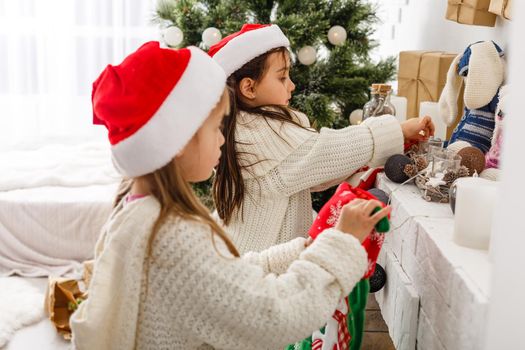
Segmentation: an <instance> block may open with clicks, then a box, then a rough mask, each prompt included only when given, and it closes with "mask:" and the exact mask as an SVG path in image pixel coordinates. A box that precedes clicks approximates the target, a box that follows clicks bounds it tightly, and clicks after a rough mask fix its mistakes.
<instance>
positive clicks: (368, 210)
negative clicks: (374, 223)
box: [363, 199, 381, 216]
mask: <svg viewBox="0 0 525 350" xmlns="http://www.w3.org/2000/svg"><path fill="white" fill-rule="evenodd" d="M377 207H381V202H380V201H378V200H375V199H371V200H369V201H368V202H366V204H365V206H364V208H363V210H364V211H365V215H367V216H371V215H372V213H373V212H374V210H375V208H377Z"/></svg>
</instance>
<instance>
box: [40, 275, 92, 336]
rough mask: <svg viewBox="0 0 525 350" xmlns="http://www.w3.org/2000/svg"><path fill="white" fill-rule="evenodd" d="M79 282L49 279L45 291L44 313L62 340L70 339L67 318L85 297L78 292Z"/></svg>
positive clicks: (56, 278)
mask: <svg viewBox="0 0 525 350" xmlns="http://www.w3.org/2000/svg"><path fill="white" fill-rule="evenodd" d="M78 283H79V281H77V280H74V279H67V278H61V277H49V281H48V289H47V291H46V300H45V304H44V307H45V311H46V314H47V315H48V317H49V319H50V320H51V322H53V324H54V325H55V328H56V330H57V331H58V333H59V334H61V335H62V336H63V337H64V339H68V340H69V339H71V328H70V327H69V317H70V316H71V314H73V312H74V311H75V310H76V308H77V306H78V304H80V303H81V302H82V301H83V300H85V299H86V297H87V295H86V294H85V293H83V292H81V291H80V288H79V285H78Z"/></svg>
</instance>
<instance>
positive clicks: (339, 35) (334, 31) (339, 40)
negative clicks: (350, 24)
mask: <svg viewBox="0 0 525 350" xmlns="http://www.w3.org/2000/svg"><path fill="white" fill-rule="evenodd" d="M345 40H346V30H345V29H344V28H343V27H341V26H333V27H332V28H330V30H329V31H328V41H329V42H330V44H332V45H343V44H344V43H345Z"/></svg>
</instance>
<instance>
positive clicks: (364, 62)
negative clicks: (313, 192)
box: [154, 0, 395, 210]
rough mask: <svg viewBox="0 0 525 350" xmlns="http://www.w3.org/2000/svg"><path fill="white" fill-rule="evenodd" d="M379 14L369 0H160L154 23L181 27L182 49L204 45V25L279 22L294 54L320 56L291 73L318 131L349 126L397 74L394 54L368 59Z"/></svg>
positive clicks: (231, 27)
mask: <svg viewBox="0 0 525 350" xmlns="http://www.w3.org/2000/svg"><path fill="white" fill-rule="evenodd" d="M375 13H376V9H375V8H374V6H373V5H371V4H370V3H369V2H367V1H365V0H346V1H345V0H333V1H328V0H317V1H316V0H314V1H304V0H284V1H271V0H243V1H240V0H204V1H196V0H160V1H159V2H158V5H157V10H156V14H155V17H154V21H155V22H157V23H158V24H159V25H160V26H161V27H167V26H171V25H175V26H177V27H179V28H180V29H181V30H182V32H183V33H184V40H183V42H182V43H181V47H184V46H188V45H195V46H199V47H201V48H203V49H206V47H204V44H203V43H202V38H201V36H202V32H203V31H204V30H205V29H206V28H208V27H216V28H218V29H219V30H220V31H221V34H222V36H223V37H224V36H226V35H229V34H231V33H233V32H236V31H238V30H239V29H240V28H241V26H242V25H243V24H244V23H275V24H277V25H279V27H280V28H281V29H282V31H283V32H284V34H285V35H286V36H287V37H288V38H289V39H290V43H291V50H292V54H293V56H296V55H297V52H298V51H299V49H300V48H301V47H303V46H306V45H310V46H313V47H315V48H316V49H317V51H318V60H317V61H316V62H315V63H314V64H312V65H310V66H305V65H302V64H301V63H299V62H298V61H297V60H295V59H294V61H295V63H294V64H293V66H292V69H291V72H290V74H291V77H292V80H293V81H294V83H295V85H296V89H295V92H294V93H293V97H292V100H291V101H290V105H291V106H292V107H294V108H296V109H298V110H300V111H302V112H304V113H306V115H308V116H309V118H310V121H311V123H312V125H313V126H314V127H315V128H317V129H320V128H321V127H331V128H342V127H345V126H348V124H349V122H348V117H349V115H350V113H351V112H352V111H353V110H354V109H357V108H362V107H363V105H364V104H365V103H366V102H367V101H368V99H369V95H368V88H369V86H370V85H371V84H372V83H377V82H386V81H389V80H391V79H392V78H393V76H394V72H395V59H394V58H388V59H385V60H381V61H380V62H378V63H374V62H372V61H371V60H370V57H369V53H370V50H372V49H373V48H375V47H376V46H377V43H375V42H374V41H372V40H371V39H370V37H371V35H372V34H373V32H374V26H375V25H376V24H377V22H378V18H377V16H376V14H375ZM334 25H340V26H343V27H344V28H345V29H346V31H347V35H348V36H347V40H346V43H345V44H344V45H342V46H334V45H332V44H330V42H329V41H328V37H327V33H328V30H329V29H330V28H331V27H332V26H334ZM320 52H321V55H319V53H320ZM323 53H326V54H323ZM319 56H323V57H322V58H319ZM196 188H197V190H198V192H200V193H199V194H200V195H201V197H202V196H203V198H204V200H205V202H207V203H212V202H211V201H210V200H209V198H206V197H207V196H209V189H210V184H209V182H205V183H202V184H198V185H197V186H196ZM332 192H333V191H332ZM330 195H331V192H330V191H328V192H325V193H321V194H319V195H317V196H316V197H314V201H313V206H314V209H317V210H318V209H320V208H321V206H322V204H323V203H324V202H326V200H327V199H328V198H329V197H330Z"/></svg>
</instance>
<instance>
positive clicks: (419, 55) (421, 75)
mask: <svg viewBox="0 0 525 350" xmlns="http://www.w3.org/2000/svg"><path fill="white" fill-rule="evenodd" d="M456 56H457V54H454V53H446V52H443V51H402V52H400V53H399V71H398V92H397V95H398V96H404V97H406V98H407V119H408V118H415V117H418V116H419V106H420V104H421V102H424V101H432V102H437V101H439V97H440V96H441V91H442V90H443V88H444V86H445V83H446V81H447V72H448V69H449V67H450V64H451V63H452V61H453V60H454V58H455V57H456ZM462 113H463V87H462V89H461V92H460V97H459V98H458V114H460V115H459V117H461V115H462ZM459 119H461V118H457V119H456V120H459ZM454 128H455V125H452V126H450V127H449V128H448V129H447V138H448V137H450V135H451V133H452V131H453V130H454Z"/></svg>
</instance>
